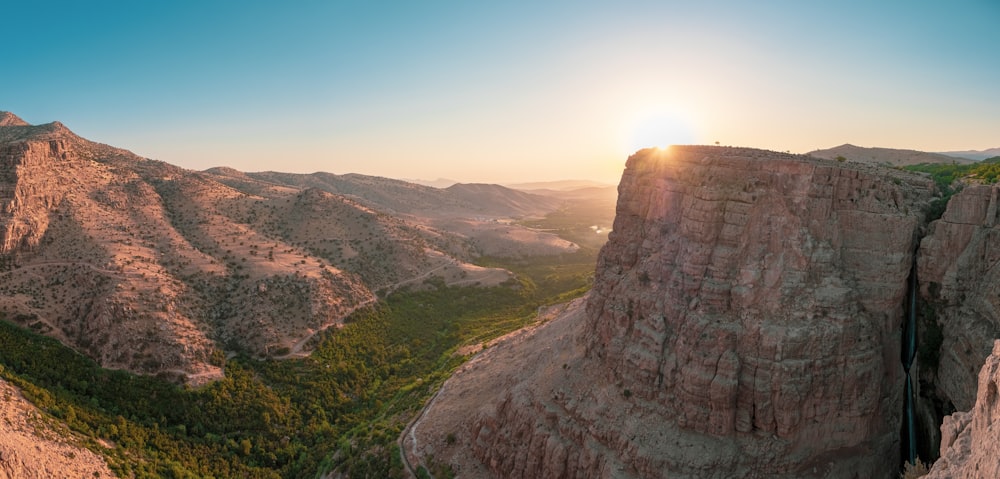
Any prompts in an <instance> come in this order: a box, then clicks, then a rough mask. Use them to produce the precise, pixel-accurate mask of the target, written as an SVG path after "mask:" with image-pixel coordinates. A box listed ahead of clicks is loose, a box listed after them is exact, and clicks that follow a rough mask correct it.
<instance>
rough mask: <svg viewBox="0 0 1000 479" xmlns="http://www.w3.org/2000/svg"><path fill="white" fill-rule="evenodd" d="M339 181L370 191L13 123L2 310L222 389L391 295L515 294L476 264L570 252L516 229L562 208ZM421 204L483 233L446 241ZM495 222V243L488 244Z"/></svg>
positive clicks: (92, 349)
mask: <svg viewBox="0 0 1000 479" xmlns="http://www.w3.org/2000/svg"><path fill="white" fill-rule="evenodd" d="M347 176H348V178H347V179H346V180H344V182H345V184H356V185H361V186H357V187H356V188H354V189H353V190H351V191H341V190H345V189H346V187H344V188H341V190H336V189H335V188H332V187H329V185H330V184H333V183H335V182H334V179H335V178H336V177H335V175H321V174H317V175H299V176H295V177H294V178H296V181H291V180H287V181H285V180H282V181H279V180H281V178H284V177H283V176H281V174H277V173H274V174H259V175H256V177H255V176H251V175H248V174H244V173H241V172H237V171H235V170H231V169H223V168H220V169H215V170H212V171H210V172H194V171H189V170H185V169H182V168H178V167H175V166H172V165H169V164H166V163H162V162H158V161H154V160H149V159H145V158H142V157H139V156H137V155H134V154H132V153H130V152H128V151H125V150H120V149H117V148H113V147H110V146H107V145H103V144H99V143H95V142H91V141H89V140H86V139H83V138H81V137H79V136H77V135H76V134H74V133H73V132H72V131H70V130H69V129H67V128H66V127H65V126H64V125H62V124H60V123H58V122H54V123H49V124H45V125H37V126H32V125H28V124H27V123H25V122H24V121H22V120H20V119H19V118H17V117H16V116H15V115H13V114H11V113H7V112H3V113H2V116H0V311H2V312H4V313H6V314H7V316H8V317H9V318H12V319H14V320H15V321H16V322H18V323H19V324H21V325H23V326H27V327H30V328H32V329H34V330H36V331H38V332H41V333H44V334H48V335H51V336H54V337H56V338H58V339H60V340H61V341H63V342H64V343H66V344H67V345H70V346H71V347H73V348H75V349H77V350H79V351H81V352H84V353H85V354H87V355H89V356H91V357H93V358H95V359H97V360H98V361H99V362H100V364H101V365H103V366H105V367H111V368H121V369H128V370H131V371H136V372H141V373H147V374H163V375H167V376H173V377H177V378H179V379H185V378H186V379H187V380H191V381H195V382H201V381H205V380H209V379H211V378H213V377H217V376H218V375H219V374H221V369H220V367H219V366H220V365H221V364H222V360H223V358H224V355H225V352H228V351H245V352H248V353H250V354H252V355H256V356H261V357H281V356H286V355H290V354H291V355H296V354H302V353H303V352H305V351H308V350H309V348H310V344H311V343H310V339H311V338H313V337H315V334H316V333H317V332H319V331H322V330H324V329H326V328H329V327H332V326H337V325H338V324H341V322H342V321H343V319H344V318H345V317H346V316H347V315H349V314H350V313H351V312H352V311H354V310H355V309H357V308H359V307H362V306H365V305H368V304H371V303H372V302H374V301H376V300H377V298H378V296H379V295H385V294H389V293H390V292H392V291H395V290H397V289H399V288H402V287H410V288H420V287H421V286H422V285H423V284H424V283H425V282H426V281H430V280H435V281H437V280H440V281H443V282H444V283H445V284H453V285H496V284H499V283H502V282H504V281H507V280H509V279H511V278H512V274H511V273H510V272H508V271H506V270H502V269H497V268H482V267H478V266H474V265H472V264H470V263H469V261H470V260H471V259H473V258H475V257H477V256H479V255H482V254H493V255H502V254H506V253H505V252H508V251H509V252H510V253H509V254H511V255H514V254H517V253H515V252H517V251H523V250H518V249H517V247H516V245H518V244H523V245H527V246H525V248H529V249H528V251H531V252H532V253H535V252H540V253H541V254H557V253H562V252H571V251H573V250H575V248H576V245H574V244H572V243H569V242H567V241H564V240H560V239H559V238H557V237H556V236H555V235H551V234H547V233H544V232H538V231H533V230H529V229H527V228H524V227H521V226H518V225H516V224H510V223H509V218H510V217H511V216H514V215H516V216H531V215H537V214H543V213H545V212H546V211H551V210H554V209H556V208H558V207H559V205H560V204H561V202H562V200H558V199H553V198H547V197H542V196H538V195H530V194H527V193H521V192H516V191H513V190H509V189H506V188H502V187H494V186H482V185H474V186H462V185H455V187H454V188H456V190H455V191H457V192H458V193H448V192H447V190H437V189H434V188H427V187H421V186H418V185H410V184H407V183H404V182H397V181H395V180H387V179H379V178H373V177H360V176H350V175H347ZM307 180H308V181H307ZM388 185H391V186H392V187H391V188H390V187H389V186H388ZM393 188H395V189H393ZM407 189H409V190H413V191H416V193H412V194H411V193H405V194H404V190H407ZM365 192H368V193H365ZM375 192H378V193H380V194H381V196H378V197H372V195H374V194H375ZM479 192H485V193H483V195H482V196H481V197H480V198H479V200H477V197H476V195H477V194H479ZM486 193H488V194H486ZM394 195H398V196H394ZM498 195H499V196H498ZM500 196H502V197H504V198H507V200H505V201H499V200H498V197H500ZM428 198H430V199H436V200H435V201H438V202H436V203H435V202H434V201H431V200H430V199H428ZM442 198H443V199H442ZM477 201H481V203H477ZM441 202H451V203H453V204H454V207H453V208H450V209H449V208H446V207H445V206H444V205H445V203H441ZM451 203H449V204H451ZM478 204H482V205H488V206H483V207H477V206H476V205H478ZM406 205H409V206H410V207H411V210H407V211H405V212H400V211H402V209H403V207H404V206H406ZM413 205H424V206H425V207H426V211H439V212H441V214H442V215H445V214H446V213H449V214H452V216H450V217H451V218H455V217H459V218H461V217H462V216H461V215H465V216H466V217H468V218H469V220H468V221H470V222H476V225H478V226H476V227H475V228H472V227H468V228H467V227H461V228H454V230H453V231H450V230H448V229H447V228H443V227H439V226H438V225H435V224H433V223H432V222H430V221H427V220H425V219H424V218H422V217H420V216H418V215H416V214H415V213H418V212H419V211H416V209H417V207H415V206H413ZM397 209H398V211H397ZM505 215H506V216H505ZM500 221H507V222H508V226H507V227H505V228H506V229H505V230H503V231H495V228H492V226H491V227H490V228H486V227H481V226H482V225H494V224H499V223H498V222H500ZM470 230H471V231H474V232H478V235H479V236H477V234H474V233H472V232H470ZM489 239H494V243H496V244H497V245H499V246H492V247H491V246H490V245H491V244H492V243H490V242H489V241H487V240H489ZM477 244H481V245H485V246H481V245H477ZM512 245H514V246H512ZM530 248H535V249H533V250H532V249H530Z"/></svg>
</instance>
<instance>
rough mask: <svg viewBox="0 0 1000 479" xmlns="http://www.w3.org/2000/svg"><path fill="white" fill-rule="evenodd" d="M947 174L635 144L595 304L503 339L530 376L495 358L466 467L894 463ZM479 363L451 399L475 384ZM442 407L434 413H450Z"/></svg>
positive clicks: (652, 470)
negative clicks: (914, 273) (932, 214)
mask: <svg viewBox="0 0 1000 479" xmlns="http://www.w3.org/2000/svg"><path fill="white" fill-rule="evenodd" d="M933 188H934V187H933V185H932V184H931V182H930V181H929V180H927V179H925V178H922V177H919V176H915V175H910V174H906V173H903V172H900V171H896V170H891V169H885V168H878V167H870V166H864V165H858V164H850V163H848V164H841V163H837V162H833V161H826V160H817V159H812V158H809V157H804V156H797V155H787V154H781V153H776V152H768V151H761V150H752V149H741V148H720V147H672V148H670V149H669V150H667V151H659V150H643V151H640V152H638V153H636V154H635V155H633V156H632V157H631V158H629V160H628V164H627V169H626V170H625V172H624V174H623V176H622V181H621V185H620V186H619V200H618V210H617V218H616V220H615V226H614V233H613V234H612V235H611V236H610V239H609V241H608V244H607V245H606V246H605V248H604V249H603V250H602V252H601V255H600V258H599V260H598V264H597V271H596V274H595V282H594V289H593V291H592V292H591V296H590V298H589V301H588V303H587V305H586V314H585V315H584V314H581V315H579V316H580V319H579V320H573V321H571V320H569V319H565V320H556V321H553V322H552V323H549V324H547V325H546V326H543V327H542V328H540V329H539V332H538V333H537V334H536V335H535V337H534V339H533V341H535V344H532V343H531V341H529V340H525V341H523V342H521V343H518V344H513V345H511V346H509V347H508V348H509V349H516V351H505V350H504V348H497V351H494V352H491V353H492V354H494V355H497V356H498V358H499V357H500V356H503V358H502V359H498V360H497V361H495V362H494V364H514V365H520V366H512V367H516V368H520V369H525V370H528V371H529V372H517V371H515V372H509V371H508V372H503V371H493V372H491V373H490V374H485V373H483V374H484V376H485V378H484V379H482V380H481V381H480V382H479V383H478V384H477V387H478V388H479V389H481V390H495V391H503V392H501V393H499V397H498V398H497V399H494V400H493V401H489V402H488V404H486V405H479V404H477V405H475V406H473V410H472V411H469V412H468V414H470V415H471V416H473V417H474V420H473V425H472V426H471V427H469V429H468V431H466V432H467V434H468V436H467V438H466V437H459V438H457V440H456V441H453V442H457V443H459V444H461V443H462V442H463V441H466V440H467V441H468V443H469V446H468V447H469V448H470V449H471V451H472V454H473V455H474V456H475V457H476V458H477V461H478V464H479V465H476V464H471V465H470V463H468V462H467V461H466V462H462V461H463V460H461V459H456V460H455V461H454V462H453V464H454V465H455V467H456V468H458V469H459V473H460V474H470V475H472V476H475V475H476V473H475V471H477V470H480V469H479V468H484V469H486V470H489V471H490V472H491V473H492V474H495V475H497V476H500V477H666V476H669V477H718V478H722V477H889V476H891V475H894V474H895V472H896V468H897V465H896V461H897V459H898V454H899V428H900V422H899V421H900V411H901V408H902V399H901V396H902V389H903V387H902V379H903V372H902V368H901V366H900V359H899V358H900V324H901V319H902V317H903V303H904V298H905V295H906V292H907V291H906V289H907V277H908V276H909V274H910V270H911V265H912V262H913V252H914V250H915V247H916V241H917V239H918V236H919V234H918V233H919V231H918V230H919V229H920V228H921V227H922V223H923V211H924V209H925V206H926V205H927V203H928V202H929V200H930V199H931V197H932V194H933ZM554 328H563V329H562V330H561V331H560V332H559V333H558V334H557V333H555V332H552V331H549V330H551V329H554ZM565 337H574V338H575V339H574V340H573V341H570V342H567V341H566V340H565V339H560V338H565ZM522 345H524V346H522ZM518 348H521V349H518ZM540 350H541V351H545V352H539V351H540ZM491 353H487V354H491ZM518 358H532V359H530V360H524V361H521V360H520V359H518ZM546 358H550V359H548V361H554V362H558V363H560V364H562V366H561V367H560V366H558V365H557V366H555V367H553V366H552V365H551V364H548V363H547V360H546ZM483 361H484V362H488V361H489V359H488V358H484V359H483ZM522 363H524V364H522ZM479 367H483V366H477V365H471V366H470V368H469V371H474V370H475V369H476V368H479ZM492 367H494V368H496V369H500V368H502V367H505V366H492ZM464 374H465V375H473V374H475V373H474V372H467V373H464ZM463 377H464V376H463V374H460V375H458V376H457V379H456V380H455V382H454V383H452V382H449V385H447V386H446V392H445V393H444V394H443V396H447V395H448V394H457V395H462V394H475V393H474V392H473V391H474V389H471V388H470V389H468V390H464V389H462V384H463V382H462V381H463ZM449 390H452V391H456V392H449ZM437 401H438V402H441V401H446V399H443V398H442V397H440V396H439V398H438V400H437ZM441 407H442V408H444V407H445V406H441ZM436 408H438V406H435V408H431V410H429V411H428V414H427V416H426V419H425V423H427V426H421V427H426V428H427V429H429V430H434V421H437V420H440V421H442V423H443V424H446V421H447V419H444V418H441V419H435V417H436V416H435V412H434V409H436ZM448 415H449V416H451V417H454V416H458V414H457V413H455V412H454V411H451V412H449V413H448ZM446 427H451V426H446ZM417 430H418V431H419V430H420V429H419V428H418V429H417ZM438 430H443V429H442V428H439V429H438ZM433 440H434V438H430V437H429V438H426V439H425V441H424V443H423V444H426V443H427V442H431V443H433ZM416 442H418V443H419V442H420V438H419V436H417V441H416ZM421 447H424V448H425V451H424V452H427V451H428V449H427V448H431V446H421ZM434 455H435V457H436V458H438V460H447V459H446V458H447V457H449V456H448V450H447V448H446V449H445V450H444V451H441V450H440V446H438V451H437V452H435V453H434ZM460 456H462V454H456V455H455V456H454V457H460Z"/></svg>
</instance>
